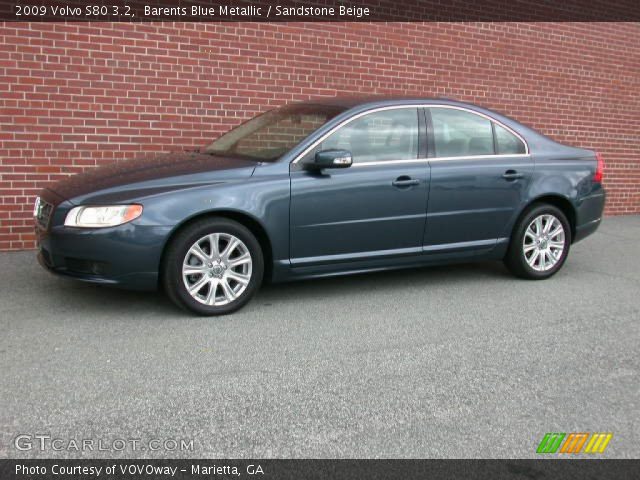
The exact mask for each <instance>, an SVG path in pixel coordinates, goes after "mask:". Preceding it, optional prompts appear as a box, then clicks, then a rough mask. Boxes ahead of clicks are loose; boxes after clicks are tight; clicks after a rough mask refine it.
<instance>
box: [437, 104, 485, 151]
mask: <svg viewBox="0 0 640 480" xmlns="http://www.w3.org/2000/svg"><path fill="white" fill-rule="evenodd" d="M430 111H431V122H432V124H433V136H434V141H435V156H436V157H464V156H470V155H493V154H494V148H493V132H492V130H491V121H490V120H487V119H486V118H484V117H481V116H480V115H476V114H474V113H470V112H467V111H465V110H457V109H453V108H432V109H431V110H430Z"/></svg>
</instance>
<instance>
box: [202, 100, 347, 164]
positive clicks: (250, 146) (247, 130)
mask: <svg viewBox="0 0 640 480" xmlns="http://www.w3.org/2000/svg"><path fill="white" fill-rule="evenodd" d="M343 111H344V108H342V107H335V106H328V105H310V104H309V105H304V104H303V105H292V106H289V107H284V108H280V109H276V110H271V111H269V112H266V113H264V114H262V115H260V116H257V117H255V118H252V119H251V120H249V121H248V122H245V123H243V124H242V125H240V126H238V127H236V128H234V129H233V130H231V131H230V132H228V133H225V134H224V135H222V136H221V137H220V138H218V139H217V140H216V141H215V142H213V143H212V144H211V145H209V146H208V147H207V148H206V149H205V150H204V151H205V152H207V153H212V154H219V155H226V156H240V157H245V158H250V159H254V160H258V161H261V162H273V161H275V160H277V159H278V158H280V157H281V156H282V155H284V154H285V153H287V152H288V151H289V150H291V149H292V148H293V147H295V146H296V145H297V144H298V143H300V142H301V141H302V140H304V139H305V138H306V137H308V136H309V135H310V134H311V133H313V132H314V131H316V130H317V129H318V128H320V127H321V126H322V125H324V124H325V123H327V122H328V121H329V120H331V119H332V118H333V117H335V116H336V115H338V114H339V113H341V112H343Z"/></svg>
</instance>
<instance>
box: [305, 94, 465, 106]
mask: <svg viewBox="0 0 640 480" xmlns="http://www.w3.org/2000/svg"><path fill="white" fill-rule="evenodd" d="M394 103H397V104H411V103H425V104H427V103H446V104H448V105H459V106H465V107H469V106H471V107H476V108H477V105H473V104H471V103H464V102H460V101H458V100H455V99H451V98H446V97H413V96H391V95H366V96H336V97H317V98H313V99H310V100H305V101H302V102H296V103H295V105H328V106H335V107H342V108H345V109H351V108H355V107H363V106H367V107H375V106H385V105H390V104H394Z"/></svg>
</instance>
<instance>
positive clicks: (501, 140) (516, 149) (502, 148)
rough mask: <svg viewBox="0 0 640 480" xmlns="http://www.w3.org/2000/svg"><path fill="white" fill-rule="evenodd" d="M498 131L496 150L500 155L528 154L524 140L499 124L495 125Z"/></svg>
mask: <svg viewBox="0 0 640 480" xmlns="http://www.w3.org/2000/svg"><path fill="white" fill-rule="evenodd" d="M494 128H495V130H496V150H497V152H496V153H497V154H499V155H510V154H521V153H527V148H526V147H525V146H524V143H523V142H522V140H520V139H519V138H518V137H516V136H515V135H514V134H513V133H511V132H510V131H509V130H507V129H506V128H504V127H501V126H500V125H498V124H497V123H494Z"/></svg>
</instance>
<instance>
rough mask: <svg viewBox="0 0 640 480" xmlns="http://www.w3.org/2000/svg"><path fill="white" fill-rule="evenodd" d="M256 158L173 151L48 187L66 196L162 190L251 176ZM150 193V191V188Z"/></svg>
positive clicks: (110, 167)
mask: <svg viewBox="0 0 640 480" xmlns="http://www.w3.org/2000/svg"><path fill="white" fill-rule="evenodd" d="M255 166H256V162H252V161H249V160H244V159H239V158H231V157H223V156H217V155H208V154H203V153H170V154H165V155H161V156H158V157H155V158H143V159H135V160H125V161H121V162H116V163H112V164H109V165H104V166H101V167H97V168H93V169H91V170H88V171H86V172H84V173H80V174H77V175H72V176H70V177H68V178H65V179H63V180H61V181H59V182H57V183H55V184H53V185H51V186H50V187H49V190H52V191H53V192H54V193H56V194H58V195H59V196H61V197H62V198H64V199H73V198H76V197H83V196H86V195H87V194H90V193H97V192H105V191H110V192H115V191H123V190H135V189H140V190H146V191H148V190H149V189H152V190H163V189H167V188H171V187H172V186H175V185H176V184H181V185H185V184H205V183H209V182H219V181H225V179H229V178H238V177H250V176H251V174H252V172H253V170H254V168H255ZM147 193H150V192H147Z"/></svg>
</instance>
